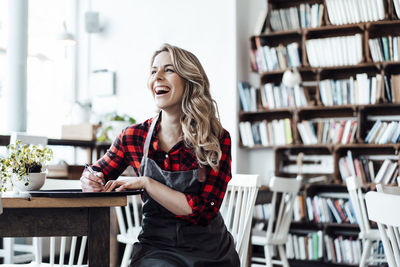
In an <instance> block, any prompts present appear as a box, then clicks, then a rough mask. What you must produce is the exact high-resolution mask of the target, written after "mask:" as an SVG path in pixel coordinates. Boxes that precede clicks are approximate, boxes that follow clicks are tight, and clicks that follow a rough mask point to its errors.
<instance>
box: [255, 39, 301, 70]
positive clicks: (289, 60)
mask: <svg viewBox="0 0 400 267" xmlns="http://www.w3.org/2000/svg"><path fill="white" fill-rule="evenodd" d="M256 45H257V50H255V51H254V57H255V63H256V68H257V71H258V72H260V73H261V72H265V71H273V70H285V69H287V68H288V67H300V65H301V61H300V53H299V44H298V43H297V42H294V43H290V44H288V45H286V46H284V45H282V44H280V45H279V46H277V47H270V46H267V45H264V46H261V43H260V39H259V38H256ZM253 61H254V59H253ZM253 68H254V67H253Z"/></svg>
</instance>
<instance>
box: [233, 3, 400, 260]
mask: <svg viewBox="0 0 400 267" xmlns="http://www.w3.org/2000/svg"><path fill="white" fill-rule="evenodd" d="M300 3H321V4H324V5H325V4H326V2H325V1H323V0H314V1H313V0H309V1H307V0H295V1H290V0H271V1H269V3H268V4H269V6H268V10H269V12H270V11H271V10H276V9H279V8H287V7H292V6H298V5H299V4H300ZM388 4H389V5H390V6H388ZM385 10H386V12H387V13H386V15H385V18H386V19H385V20H381V21H373V22H362V23H357V24H346V25H331V24H330V23H329V17H328V12H327V9H326V6H325V8H324V14H323V21H322V25H323V26H320V27H316V28H306V29H296V30H289V31H276V32H266V33H264V34H260V35H257V36H252V37H251V38H250V41H251V47H252V48H253V49H255V48H256V46H255V41H256V39H257V40H259V41H260V42H259V43H258V44H260V43H261V44H262V45H269V46H278V45H279V44H284V45H286V44H288V43H290V42H298V43H299V52H300V59H301V67H299V68H298V71H299V73H300V74H301V76H302V80H303V81H311V82H312V83H309V84H310V85H309V86H308V87H309V89H308V88H307V89H306V90H307V91H305V92H306V93H309V92H311V93H312V94H313V97H314V99H313V104H314V105H311V106H306V107H298V108H296V107H293V108H287V109H279V110H276V111H274V110H271V111H259V112H256V113H242V112H241V113H239V120H240V121H243V120H248V121H256V120H260V119H267V120H272V119H281V118H283V116H287V115H289V116H288V118H291V121H292V134H293V140H294V143H293V144H289V145H279V146H274V147H273V148H274V164H275V166H274V168H275V173H274V174H275V175H277V176H284V177H295V176H296V175H297V166H296V156H297V155H298V154H299V153H300V152H303V153H304V161H303V162H304V164H303V167H304V170H306V171H304V173H303V177H304V181H307V179H308V178H311V177H315V176H320V175H324V176H327V178H328V182H327V183H313V184H306V183H305V184H304V185H303V186H302V189H301V193H300V194H301V195H302V196H303V197H308V196H314V195H319V196H321V197H330V198H341V199H345V201H347V199H348V198H349V196H348V191H347V187H346V185H345V183H344V182H343V181H342V179H341V176H340V173H339V165H338V164H339V159H340V157H343V156H346V155H347V151H349V150H350V151H352V155H353V159H354V158H356V157H358V156H360V155H365V156H367V158H368V159H370V160H371V161H372V163H373V166H372V168H374V170H375V173H376V171H377V170H378V169H379V166H380V165H381V164H382V162H383V161H384V160H385V159H391V160H392V161H397V162H398V163H399V164H400V155H399V153H398V151H399V149H400V143H399V144H366V143H364V141H363V140H364V139H365V136H366V135H367V133H368V132H369V130H370V129H371V127H372V125H373V123H374V122H375V119H377V118H378V119H380V118H379V117H382V118H383V119H384V116H391V117H390V120H395V118H396V117H393V115H397V116H399V120H400V103H399V104H392V103H385V101H386V100H385V99H386V98H385V96H384V95H385V92H384V93H383V96H382V94H379V97H377V98H376V99H377V101H376V102H378V103H377V104H363V105H358V104H355V105H340V106H339V105H335V106H322V105H321V102H322V101H321V98H320V92H321V91H322V89H321V91H320V88H319V85H320V84H319V82H320V81H322V80H325V79H329V80H342V79H349V78H350V77H355V75H356V74H359V73H366V74H367V76H368V77H369V78H370V77H375V76H376V75H378V74H379V75H382V77H384V76H385V75H391V74H400V61H382V62H372V60H371V56H370V52H369V43H368V40H369V39H370V38H377V37H383V36H389V35H391V36H400V19H395V20H389V19H388V18H391V17H394V14H393V12H394V8H393V2H392V1H388V2H387V4H385ZM269 15H270V14H268V16H267V21H266V22H267V23H266V24H267V25H266V27H267V28H268V29H269V30H270V29H271V28H270V21H268V19H269V18H270V16H269ZM288 23H290V24H291V22H288ZM290 24H289V25H290ZM354 34H360V35H361V48H362V49H361V52H362V55H361V56H362V57H360V55H358V58H357V60H360V61H361V62H360V63H359V64H355V65H344V66H328V67H311V66H309V65H308V63H309V62H308V57H307V49H306V41H307V40H310V39H319V38H321V39H322V38H329V37H340V36H348V35H354ZM357 41H358V40H357ZM316 43H317V45H316V47H317V48H319V49H321V48H320V47H319V46H318V42H316ZM357 45H359V43H357ZM331 46H332V45H329V47H331ZM311 48H312V47H311ZM334 48H335V47H332V51H333V49H334ZM352 48H353V47H348V45H346V46H345V49H347V50H346V53H343V54H344V55H347V54H350V53H351V51H353V52H360V50H359V49H355V48H354V49H352ZM357 48H358V46H357ZM309 49H310V48H309ZM319 51H320V50H319ZM349 51H350V52H349ZM312 52H313V51H312ZM323 52H325V51H323ZM327 53H329V51H326V53H325V54H327ZM282 54H283V53H282ZM282 54H278V55H277V56H279V57H280V58H278V61H279V60H282ZM321 56H322V55H321ZM266 59H268V60H272V61H274V62H275V61H276V60H275V59H274V57H273V55H272V56H271V55H270V56H269V57H266ZM339 61H340V60H336V61H334V60H333V62H332V63H335V62H336V63H337V62H339ZM342 61H343V63H346V62H350V58H349V60H348V61H345V60H342ZM351 62H357V61H355V60H354V61H351ZM253 63H254V62H253ZM284 71H285V70H275V71H267V72H262V73H258V75H259V81H260V85H261V86H263V85H264V84H266V83H274V84H275V85H278V84H280V83H281V81H282V76H283V73H284ZM361 82H364V81H362V80H361V81H360V83H361ZM369 82H370V81H369ZM371 84H372V83H371ZM358 85H359V86H360V84H358ZM368 86H370V84H367V83H366V84H365V87H368ZM379 86H383V85H382V84H379ZM338 87H339V86H338ZM365 87H361V86H360V88H365ZM351 88H352V87H351ZM377 88H378V89H380V88H383V87H378V86H375V87H373V92H374V93H376V92H380V91H378V90H377ZM339 89H340V90H342V91H341V93H342V94H343V95H345V96H347V95H348V94H349V92H350V90H349V89H348V88H347V87H344V88H338V89H336V88H335V90H339ZM359 90H362V89H359ZM369 90H370V91H372V90H371V89H369ZM335 92H336V91H335ZM357 92H358V91H357ZM351 93H353V91H351ZM358 93H359V94H360V95H361V94H364V92H363V91H359V92H358ZM284 97H286V95H285V96H284ZM309 98H310V99H311V97H309ZM355 99H357V98H355ZM366 102H367V101H363V103H366ZM335 103H340V102H335ZM342 103H343V102H342ZM328 118H332V119H343V120H346V119H348V118H351V119H352V120H355V121H357V130H356V132H355V139H354V143H352V144H346V145H342V144H315V145H304V144H301V138H300V134H299V132H298V129H297V123H299V122H300V121H301V120H308V121H312V122H314V121H320V120H323V121H326V119H328ZM388 118H389V117H388ZM336 129H340V130H337V131H336V132H334V131H333V130H332V129H329V133H330V134H335V135H334V136H340V135H341V133H340V131H343V132H344V131H345V129H341V128H339V127H336ZM307 131H308V130H307ZM331 131H332V133H331ZM347 131H349V127H348V128H347ZM302 132H304V131H302ZM325 133H326V132H325ZM336 134H338V135H336ZM259 148H261V147H258V148H257V149H259ZM268 149H270V147H268ZM315 172H325V173H315ZM374 188H375V184H374V183H367V184H365V185H364V187H363V191H364V192H365V191H368V190H371V189H372V190H373V189H374ZM259 192H260V194H268V192H269V191H268V188H267V187H264V188H262V189H260V191H259ZM259 200H260V199H259ZM306 217H307V214H306ZM318 230H321V231H323V233H324V234H327V235H330V236H332V237H337V236H339V235H343V236H344V237H353V238H357V237H358V234H359V231H360V229H359V227H358V225H355V224H349V223H345V224H338V223H315V222H308V221H301V222H292V223H291V226H290V232H292V233H300V234H307V233H309V232H315V231H318ZM326 259H327V257H326V255H325V258H324V259H323V260H318V261H313V260H290V264H291V266H355V265H351V264H346V263H332V262H327V261H326Z"/></svg>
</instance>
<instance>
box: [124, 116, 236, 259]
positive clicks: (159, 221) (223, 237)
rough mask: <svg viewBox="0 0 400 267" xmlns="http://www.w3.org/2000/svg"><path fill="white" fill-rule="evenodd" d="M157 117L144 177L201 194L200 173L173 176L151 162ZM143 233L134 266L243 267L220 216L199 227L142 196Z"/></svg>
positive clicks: (142, 170) (143, 163)
mask: <svg viewBox="0 0 400 267" xmlns="http://www.w3.org/2000/svg"><path fill="white" fill-rule="evenodd" d="M156 122H157V117H156V118H154V119H153V121H152V124H151V127H150V129H149V132H148V134H147V137H146V141H145V143H144V148H143V159H142V161H141V164H140V169H139V172H140V176H148V177H151V178H152V179H155V180H157V181H158V182H160V183H163V184H165V185H167V186H168V187H170V188H172V189H174V190H177V191H179V192H182V193H197V192H199V190H200V189H201V186H202V184H201V182H200V181H199V180H202V179H201V177H199V174H200V176H202V174H201V172H200V171H199V170H201V169H197V170H191V171H176V172H169V171H164V170H162V169H161V168H160V167H159V166H158V165H157V163H156V162H155V161H153V160H152V159H150V158H148V156H147V155H148V151H149V146H150V140H151V137H152V135H153V131H154V126H155V124H156ZM142 200H143V219H142V231H141V232H140V234H139V237H138V240H139V242H138V243H135V244H134V247H133V255H132V260H131V264H130V266H131V267H132V266H135V267H151V266H162V267H167V266H168V267H172V266H177V267H180V266H182V267H186V266H187V267H189V266H193V267H201V266H204V267H211V266H218V267H224V266H226V267H236V266H240V261H239V256H238V254H237V252H236V250H235V245H234V241H233V237H232V235H231V234H230V233H229V232H228V231H227V229H226V227H225V223H224V220H223V219H222V216H221V214H220V213H218V215H217V216H216V217H215V218H214V219H213V220H212V221H211V222H210V223H209V224H208V225H207V226H201V225H195V224H193V223H190V222H188V221H184V220H181V219H179V218H176V216H175V215H174V214H172V213H171V212H170V211H168V210H167V209H165V208H164V207H162V206H161V205H160V204H158V203H157V202H156V201H155V200H153V199H152V198H151V197H150V196H149V195H148V194H147V193H146V192H144V193H143V195H142Z"/></svg>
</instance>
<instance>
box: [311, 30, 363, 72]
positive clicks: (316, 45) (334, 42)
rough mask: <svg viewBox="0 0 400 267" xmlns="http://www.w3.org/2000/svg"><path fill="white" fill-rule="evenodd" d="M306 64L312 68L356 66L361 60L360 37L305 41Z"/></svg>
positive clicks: (357, 35) (359, 35)
mask: <svg viewBox="0 0 400 267" xmlns="http://www.w3.org/2000/svg"><path fill="white" fill-rule="evenodd" d="M306 51H307V58H308V62H309V63H310V65H311V66H312V67H329V66H344V65H357V64H358V63H360V62H361V61H362V59H363V56H362V36H361V34H355V35H352V36H339V37H331V38H321V39H311V40H307V41H306Z"/></svg>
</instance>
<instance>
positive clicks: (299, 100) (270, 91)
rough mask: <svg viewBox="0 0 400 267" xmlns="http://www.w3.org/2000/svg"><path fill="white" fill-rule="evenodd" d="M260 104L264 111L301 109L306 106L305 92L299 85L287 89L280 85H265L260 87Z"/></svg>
mask: <svg viewBox="0 0 400 267" xmlns="http://www.w3.org/2000/svg"><path fill="white" fill-rule="evenodd" d="M260 93H261V103H262V106H263V107H264V108H265V109H267V110H268V109H274V108H286V107H294V106H296V107H303V106H307V105H308V101H307V99H308V97H306V90H304V88H303V87H301V86H299V85H295V87H294V88H289V87H286V86H284V85H283V84H280V85H279V86H275V85H274V84H273V83H266V84H264V86H263V87H261V92H260Z"/></svg>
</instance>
